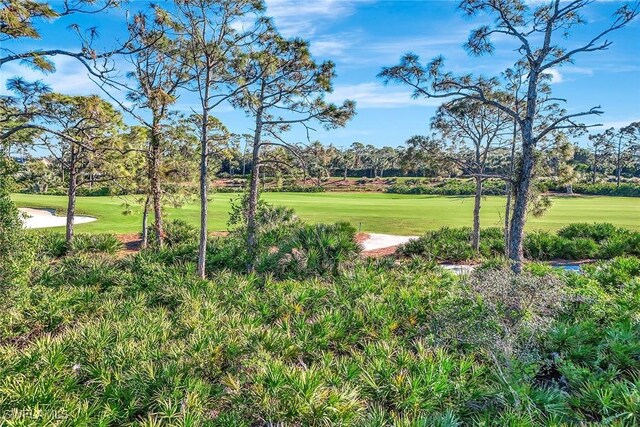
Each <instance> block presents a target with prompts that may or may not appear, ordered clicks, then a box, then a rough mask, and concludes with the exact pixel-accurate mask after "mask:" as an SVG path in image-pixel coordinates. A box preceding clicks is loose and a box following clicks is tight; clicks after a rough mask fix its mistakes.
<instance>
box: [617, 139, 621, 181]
mask: <svg viewBox="0 0 640 427" xmlns="http://www.w3.org/2000/svg"><path fill="white" fill-rule="evenodd" d="M621 174H622V141H621V140H620V139H619V140H618V150H617V153H616V188H620V175H621Z"/></svg>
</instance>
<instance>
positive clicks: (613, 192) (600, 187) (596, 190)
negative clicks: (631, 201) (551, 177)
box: [544, 181, 640, 197]
mask: <svg viewBox="0 0 640 427" xmlns="http://www.w3.org/2000/svg"><path fill="white" fill-rule="evenodd" d="M544 186H545V188H546V189H547V191H548V190H550V191H558V192H562V193H564V192H566V188H565V187H564V186H561V185H558V184H556V183H554V182H552V181H546V182H544ZM573 192H574V193H578V194H586V195H591V196H618V197H640V184H639V183H632V182H622V183H620V186H619V187H618V186H617V185H616V183H615V182H603V183H596V184H587V183H576V184H573Z"/></svg>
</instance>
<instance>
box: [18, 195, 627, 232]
mask: <svg viewBox="0 0 640 427" xmlns="http://www.w3.org/2000/svg"><path fill="white" fill-rule="evenodd" d="M232 197H235V195H234V194H224V193H220V194H214V195H213V198H212V201H211V203H210V205H209V226H210V228H211V230H212V231H215V230H225V229H226V222H227V218H228V212H229V208H230V199H231V198H232ZM264 199H265V200H266V201H268V202H269V203H272V204H276V205H284V206H288V207H292V208H294V209H295V210H296V213H297V214H298V215H299V216H300V217H301V218H302V219H303V220H304V221H308V222H335V221H348V222H350V223H351V224H353V225H354V226H356V227H358V226H359V224H360V223H362V230H363V231H369V232H379V233H395V234H406V235H409V234H421V233H423V232H424V231H426V230H435V229H439V228H441V227H443V226H450V227H461V226H470V225H471V218H472V217H471V215H472V210H473V197H471V196H427V195H425V196H416V195H401V194H384V193H265V194H264ZM552 199H553V205H552V207H551V208H550V209H549V211H548V212H547V213H546V215H544V216H543V217H541V218H530V220H529V222H528V228H529V229H530V230H557V229H559V228H561V227H563V226H565V225H567V224H570V223H575V222H610V223H612V224H614V225H617V226H620V227H625V228H628V229H632V230H640V199H637V198H632V197H605V196H602V197H599V196H593V197H570V198H569V197H554V198H552ZM13 200H14V201H15V202H16V203H17V204H18V206H19V207H33V208H55V209H64V208H65V206H66V197H64V196H42V195H33V194H14V195H13ZM123 202H124V200H123V199H122V198H117V197H79V198H78V205H77V212H78V215H83V214H84V215H90V216H95V217H97V218H98V221H96V222H93V223H89V224H82V225H78V226H77V229H78V231H81V232H89V233H101V232H112V233H133V232H137V231H138V230H139V228H140V218H141V209H140V208H139V207H137V208H135V209H134V212H133V213H132V214H131V215H126V216H125V215H123V214H122V211H123V208H122V203H123ZM166 215H167V218H168V219H171V218H181V219H184V220H185V221H187V222H188V223H190V224H193V225H198V223H199V207H198V203H196V202H194V203H190V204H187V205H186V206H184V207H182V208H167V209H166ZM503 215H504V198H503V197H486V198H485V199H484V200H483V206H482V225H483V226H485V227H491V226H500V225H501V224H502V221H503Z"/></svg>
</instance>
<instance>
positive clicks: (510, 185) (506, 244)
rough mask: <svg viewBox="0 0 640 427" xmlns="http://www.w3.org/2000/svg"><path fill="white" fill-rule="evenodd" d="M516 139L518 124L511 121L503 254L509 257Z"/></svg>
mask: <svg viewBox="0 0 640 427" xmlns="http://www.w3.org/2000/svg"><path fill="white" fill-rule="evenodd" d="M517 137H518V124H517V123H516V121H515V119H514V121H513V135H512V139H511V157H510V159H509V176H508V177H507V181H506V183H505V191H506V192H507V194H506V195H507V200H506V203H505V208H504V254H505V256H507V257H508V256H509V226H510V224H509V221H510V218H511V196H512V195H513V183H512V182H511V180H512V179H513V171H514V168H515V162H516V140H517Z"/></svg>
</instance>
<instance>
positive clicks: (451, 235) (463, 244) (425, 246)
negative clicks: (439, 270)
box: [398, 227, 477, 261]
mask: <svg viewBox="0 0 640 427" xmlns="http://www.w3.org/2000/svg"><path fill="white" fill-rule="evenodd" d="M470 238H471V230H470V229H469V228H449V227H444V228H441V229H440V230H436V231H428V232H427V233H425V234H424V235H423V236H421V237H419V238H417V239H413V240H410V241H408V242H407V243H405V244H404V245H402V246H400V247H399V248H398V254H399V255H400V256H405V257H411V256H421V257H424V258H426V259H428V260H431V261H466V260H470V259H474V258H476V257H477V254H476V253H475V252H474V250H473V249H472V248H471V245H470Z"/></svg>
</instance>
